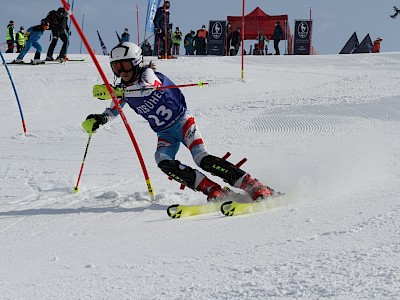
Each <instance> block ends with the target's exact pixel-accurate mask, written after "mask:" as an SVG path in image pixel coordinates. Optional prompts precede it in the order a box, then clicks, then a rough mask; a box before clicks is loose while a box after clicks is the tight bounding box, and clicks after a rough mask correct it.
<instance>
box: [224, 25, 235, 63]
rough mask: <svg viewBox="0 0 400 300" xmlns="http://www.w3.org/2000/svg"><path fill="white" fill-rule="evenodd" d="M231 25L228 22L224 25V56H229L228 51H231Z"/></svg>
mask: <svg viewBox="0 0 400 300" xmlns="http://www.w3.org/2000/svg"><path fill="white" fill-rule="evenodd" d="M232 34H233V32H232V23H231V22H228V23H227V25H226V44H225V47H226V55H227V56H229V55H230V50H231V41H232Z"/></svg>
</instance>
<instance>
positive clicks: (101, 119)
mask: <svg viewBox="0 0 400 300" xmlns="http://www.w3.org/2000/svg"><path fill="white" fill-rule="evenodd" d="M107 122H108V119H107V116H106V115H104V114H91V115H88V116H87V117H86V120H85V121H84V122H83V123H82V128H83V129H84V130H85V131H86V132H87V133H89V134H90V133H95V132H96V130H97V129H98V128H99V127H100V125H104V124H106V123H107Z"/></svg>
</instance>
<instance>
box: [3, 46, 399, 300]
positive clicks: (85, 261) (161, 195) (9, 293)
mask: <svg viewBox="0 0 400 300" xmlns="http://www.w3.org/2000/svg"><path fill="white" fill-rule="evenodd" d="M15 56H16V55H15V54H8V55H6V56H5V57H6V60H7V61H11V60H12V59H14V58H15ZM78 57H82V56H80V55H70V58H78ZM83 57H85V58H86V60H85V61H83V62H67V63H66V64H54V63H52V64H45V65H39V66H31V65H27V66H19V65H10V66H9V69H10V72H11V74H12V76H13V79H14V81H15V85H16V88H17V92H18V95H19V98H20V102H21V106H22V110H23V114H24V117H25V122H26V127H27V131H28V134H27V136H25V135H24V134H23V129H22V122H21V118H20V114H19V110H18V106H17V102H16V100H15V95H14V92H13V89H12V87H11V84H10V81H9V78H8V75H7V73H6V70H5V68H4V66H2V67H1V69H2V71H1V72H0V91H1V93H0V103H1V107H2V110H1V111H0V119H1V126H0V145H1V146H0V174H1V180H0V240H1V246H0V270H1V271H0V273H1V276H0V295H1V296H0V297H1V298H2V299H197V300H206V299H207V300H208V299H221V300H225V299H321V298H327V299H399V298H400V258H399V253H400V204H399V191H400V185H399V177H400V169H399V168H400V134H399V132H400V131H399V130H400V103H399V101H400V89H399V80H400V53H385V54H360V55H326V56H307V57H304V56H258V57H257V56H246V57H245V68H244V79H245V82H242V80H241V59H240V57H179V58H178V59H175V60H157V59H155V58H153V59H154V60H155V63H156V64H157V67H158V71H160V72H162V73H164V74H166V75H167V76H169V77H170V78H171V79H172V80H173V81H174V82H175V84H184V83H197V82H198V81H199V80H202V81H205V82H208V83H209V86H207V87H204V88H199V87H191V88H185V89H182V90H183V92H184V94H185V96H186V101H187V103H188V106H189V108H190V110H191V112H192V114H193V115H194V116H195V118H196V121H197V123H198V125H199V127H200V130H201V132H202V134H203V138H204V140H205V142H206V145H207V148H208V150H209V152H210V153H212V154H214V155H217V156H223V155H224V154H225V153H226V152H227V151H229V152H231V153H232V155H231V157H230V158H229V160H230V161H232V162H233V163H237V162H238V161H240V160H241V159H242V158H243V157H246V158H247V159H248V161H247V162H246V163H245V164H244V165H243V168H244V169H245V170H246V171H247V172H249V173H250V174H252V175H253V176H254V177H256V178H258V179H259V180H260V181H262V182H263V183H265V184H266V185H269V186H270V187H272V188H274V189H275V190H277V191H281V192H284V193H286V195H287V197H289V198H290V199H291V201H290V202H289V203H286V204H285V205H281V206H280V207H277V208H275V209H273V210H268V211H264V212H261V213H257V214H252V215H246V216H242V217H225V216H223V215H222V214H221V213H220V212H215V213H211V214H207V215H201V216H198V217H191V218H186V219H178V220H175V219H170V218H169V217H168V216H167V214H166V209H167V207H168V206H169V205H171V204H176V203H181V204H200V203H205V202H206V198H205V196H204V195H203V194H201V193H199V192H194V191H192V190H190V189H185V190H180V189H179V184H178V183H176V182H173V181H170V180H168V178H167V177H166V176H165V175H164V174H163V173H162V172H161V171H160V170H158V168H157V166H156V163H155V161H154V157H153V156H154V152H155V147H156V142H157V139H156V136H155V134H154V133H153V132H152V131H151V129H150V128H149V126H148V125H147V123H146V122H145V121H144V120H143V119H141V117H139V116H138V115H136V114H135V113H134V112H133V111H132V110H131V109H130V108H129V107H128V106H126V107H125V109H124V111H125V114H126V116H127V119H128V121H129V123H130V125H131V127H132V129H133V132H134V134H135V137H136V139H137V141H138V143H139V146H140V149H141V152H142V154H143V157H144V161H145V163H146V166H147V169H148V172H149V176H150V179H151V183H152V184H153V188H154V191H155V201H154V202H150V196H149V193H148V191H147V186H146V183H145V180H144V176H143V173H142V170H141V167H140V164H139V161H138V159H137V155H136V153H135V150H134V147H133V145H132V142H131V140H130V138H129V135H128V133H127V130H126V128H125V126H124V124H123V122H122V121H121V118H117V119H116V120H114V121H113V122H111V123H108V124H106V125H105V126H104V127H102V128H100V129H99V130H98V131H97V133H95V134H94V135H93V137H92V139H91V143H90V146H89V150H88V154H87V157H86V161H85V165H84V169H83V174H82V178H81V181H80V184H79V188H80V191H79V192H78V193H73V191H72V190H73V188H74V186H75V185H76V181H77V178H78V174H79V169H80V166H81V163H82V159H83V155H84V151H85V147H86V143H87V141H88V135H87V133H86V132H84V131H83V130H82V128H81V123H82V121H84V120H85V118H86V116H87V115H88V114H90V113H101V112H103V110H104V109H105V108H106V107H107V106H109V105H110V101H101V100H98V99H95V98H93V97H92V87H93V85H94V84H98V83H102V80H101V77H100V75H99V73H98V72H97V70H96V68H95V66H94V64H93V62H92V60H91V58H90V57H88V56H83ZM30 58H32V57H30V56H29V55H27V56H26V58H25V59H26V60H28V59H30ZM98 60H99V61H100V64H101V66H102V67H103V69H104V71H105V73H106V75H107V77H108V79H109V80H110V82H111V83H114V78H113V75H112V72H111V69H110V67H109V64H108V57H104V56H98ZM146 61H149V59H148V58H147V59H146ZM177 158H178V159H179V160H180V161H182V162H183V163H186V164H188V165H190V166H192V167H196V166H195V164H194V162H193V160H192V159H191V156H190V155H189V152H188V151H187V150H186V149H185V147H184V146H182V147H181V149H180V152H179V154H178V157H177ZM210 176H211V175H210ZM212 179H214V180H216V181H218V182H219V183H220V184H224V183H223V182H222V181H221V180H219V179H218V178H216V177H214V176H212Z"/></svg>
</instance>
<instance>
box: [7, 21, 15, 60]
mask: <svg viewBox="0 0 400 300" xmlns="http://www.w3.org/2000/svg"><path fill="white" fill-rule="evenodd" d="M6 42H7V51H6V53H13V52H14V43H15V32H14V21H10V23H9V24H8V25H7V32H6Z"/></svg>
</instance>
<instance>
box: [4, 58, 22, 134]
mask: <svg viewBox="0 0 400 300" xmlns="http://www.w3.org/2000/svg"><path fill="white" fill-rule="evenodd" d="M0 56H1V59H2V61H3V64H4V67H5V68H6V70H7V73H8V77H9V78H10V81H11V85H12V87H13V89H14V94H15V98H16V99H17V103H18V108H19V114H20V115H21V119H22V127H23V129H24V135H25V136H26V126H25V119H24V114H23V113H22V108H21V103H20V102H19V98H18V93H17V89H16V88H15V85H14V81H13V79H12V77H11V73H10V70H9V69H8V66H7V63H6V60H5V59H4V56H3V53H1V50H0Z"/></svg>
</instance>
